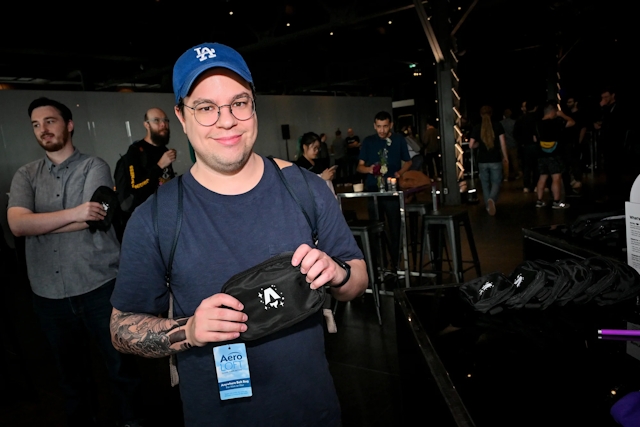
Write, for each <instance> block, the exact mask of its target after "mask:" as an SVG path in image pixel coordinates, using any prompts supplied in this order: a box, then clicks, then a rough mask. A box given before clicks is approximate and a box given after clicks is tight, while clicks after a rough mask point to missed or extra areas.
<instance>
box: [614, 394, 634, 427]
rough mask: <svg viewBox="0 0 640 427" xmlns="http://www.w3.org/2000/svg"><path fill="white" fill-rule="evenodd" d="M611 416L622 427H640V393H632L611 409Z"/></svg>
mask: <svg viewBox="0 0 640 427" xmlns="http://www.w3.org/2000/svg"><path fill="white" fill-rule="evenodd" d="M611 416H612V417H613V419H614V420H615V421H616V422H617V423H618V424H620V425H621V426H622V427H640V391H632V392H631V393H629V394H627V395H625V396H623V397H622V398H621V399H620V400H618V401H617V402H616V403H615V404H614V405H613V406H612V407H611Z"/></svg>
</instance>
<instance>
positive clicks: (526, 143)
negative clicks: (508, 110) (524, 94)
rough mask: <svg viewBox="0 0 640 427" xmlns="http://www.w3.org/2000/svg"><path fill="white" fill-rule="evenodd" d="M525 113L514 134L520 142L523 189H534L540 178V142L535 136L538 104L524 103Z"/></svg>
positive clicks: (514, 129) (517, 122)
mask: <svg viewBox="0 0 640 427" xmlns="http://www.w3.org/2000/svg"><path fill="white" fill-rule="evenodd" d="M521 109H522V111H523V115H522V116H520V117H519V118H518V119H517V120H516V123H515V125H514V126H513V136H514V138H515V139H516V141H517V143H518V148H519V151H520V153H521V156H522V162H521V165H522V175H523V180H522V182H523V184H524V188H523V191H524V192H525V193H528V192H530V191H533V189H534V187H535V185H536V182H537V180H538V151H539V148H538V143H537V141H536V139H535V137H534V135H535V133H536V112H537V111H538V106H537V105H536V104H535V102H533V101H524V102H523V103H522V108H521Z"/></svg>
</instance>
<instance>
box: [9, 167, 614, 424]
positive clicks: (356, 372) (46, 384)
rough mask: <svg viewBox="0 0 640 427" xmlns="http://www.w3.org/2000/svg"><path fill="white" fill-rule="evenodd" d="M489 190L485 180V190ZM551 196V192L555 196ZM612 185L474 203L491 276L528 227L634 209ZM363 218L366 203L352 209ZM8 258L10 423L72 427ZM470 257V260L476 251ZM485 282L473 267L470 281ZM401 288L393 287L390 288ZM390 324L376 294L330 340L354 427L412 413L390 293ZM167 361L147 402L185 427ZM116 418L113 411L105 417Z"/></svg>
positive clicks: (343, 316) (147, 373)
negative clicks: (559, 204) (611, 194)
mask: <svg viewBox="0 0 640 427" xmlns="http://www.w3.org/2000/svg"><path fill="white" fill-rule="evenodd" d="M477 185H478V186H479V182H478V184H477ZM545 196H546V197H547V198H550V195H549V194H548V193H547V194H546V195H545ZM601 198H602V184H601V182H599V180H597V179H594V178H593V177H589V176H587V177H585V185H584V187H583V190H582V196H581V197H569V198H567V201H568V202H569V203H571V208H570V209H568V210H552V209H550V208H549V207H546V208H542V209H536V208H535V206H534V205H535V200H536V197H535V195H534V194H532V193H529V194H526V193H523V192H522V183H521V182H517V181H516V182H505V183H504V186H503V190H502V193H501V195H500V199H499V201H498V203H497V215H496V216H495V217H491V216H489V215H488V214H487V212H486V211H485V209H484V204H483V203H482V202H480V203H478V204H465V205H463V206H461V208H463V209H467V210H468V212H469V215H470V218H471V223H472V229H473V233H474V237H475V240H476V245H477V249H478V252H479V257H480V263H481V267H482V273H483V274H486V273H490V272H494V271H500V272H503V273H505V274H508V273H510V272H511V271H512V270H513V269H514V268H515V266H516V265H518V264H519V263H520V262H521V261H522V252H523V247H522V246H523V243H522V231H521V230H522V228H528V227H534V226H540V225H550V224H563V223H565V224H569V223H571V222H572V221H573V220H574V219H575V218H576V217H577V216H578V215H581V214H584V213H589V212H595V211H603V212H604V211H611V210H621V209H624V204H623V203H622V202H617V203H615V204H612V203H611V202H608V203H599V200H600V199H601ZM349 208H350V209H354V210H356V211H358V213H359V215H360V212H366V207H365V208H364V209H362V206H358V205H357V204H356V205H353V206H349ZM11 255H12V254H10V256H9V257H8V259H7V258H6V257H5V260H7V261H8V262H6V264H7V265H6V266H5V268H3V269H2V271H4V272H5V274H4V275H3V276H2V283H3V285H4V286H3V290H4V297H5V298H4V301H5V308H6V314H7V319H8V322H5V325H6V327H5V328H4V329H3V335H4V336H3V340H2V341H3V349H2V354H3V359H4V360H2V359H0V361H4V364H3V368H4V369H3V371H4V372H3V375H2V376H0V377H1V378H2V391H3V393H2V395H3V398H2V399H0V402H1V403H0V408H1V412H2V415H0V419H1V420H2V425H7V426H16V427H18V426H52V427H56V426H63V416H62V412H61V408H62V401H61V397H60V393H59V392H58V390H57V388H56V382H55V381H56V372H55V370H54V367H53V365H52V362H51V357H50V354H49V352H50V350H49V349H48V347H47V345H46V343H45V340H44V338H43V336H42V333H41V332H40V331H39V329H38V327H37V325H36V322H35V319H34V317H33V315H32V313H31V305H30V290H29V289H28V284H27V283H26V280H25V279H24V276H23V274H22V272H21V270H20V268H19V265H17V263H16V262H15V260H14V259H13V257H12V256H11ZM463 258H465V259H469V255H468V252H466V251H465V253H463ZM474 277H476V274H475V272H474V271H473V270H470V271H468V272H467V273H466V274H465V280H469V279H472V278H474ZM389 286H390V287H391V286H393V284H389ZM382 319H383V325H382V326H379V325H378V321H377V316H376V313H375V310H374V306H373V301H372V295H371V294H365V296H363V297H361V298H358V299H357V300H355V301H352V302H350V303H343V304H340V305H339V307H338V310H337V314H336V320H337V324H338V332H337V333H336V334H327V336H326V348H327V358H328V360H329V363H330V368H331V371H332V373H333V376H334V379H335V384H336V388H337V391H338V394H339V397H340V401H341V404H342V411H343V421H344V426H345V427H357V426H393V425H398V414H399V413H400V412H401V411H402V404H401V398H400V396H401V382H400V375H399V363H400V360H399V359H400V358H399V357H398V352H397V346H396V328H395V319H394V301H393V297H391V296H383V297H382ZM165 364H166V360H155V361H153V360H151V361H150V360H141V361H140V366H141V368H142V371H143V373H144V378H145V386H144V392H143V394H142V395H141V396H140V402H141V404H142V405H143V406H144V408H145V410H146V412H147V414H148V420H149V422H148V425H152V426H165V425H166V426H173V427H177V426H180V425H181V420H180V418H181V414H180V409H179V408H180V405H179V396H178V395H177V391H176V390H175V389H171V387H170V386H169V383H168V379H169V375H168V368H167V366H166V365H165ZM95 370H96V377H97V378H98V384H97V387H98V389H99V390H101V393H100V396H101V399H102V401H101V407H102V410H103V413H104V414H106V413H108V407H109V400H108V397H106V396H107V394H106V393H105V390H106V385H105V380H104V377H105V373H104V371H103V369H102V368H101V367H100V366H99V365H96V367H95ZM105 417H106V415H105Z"/></svg>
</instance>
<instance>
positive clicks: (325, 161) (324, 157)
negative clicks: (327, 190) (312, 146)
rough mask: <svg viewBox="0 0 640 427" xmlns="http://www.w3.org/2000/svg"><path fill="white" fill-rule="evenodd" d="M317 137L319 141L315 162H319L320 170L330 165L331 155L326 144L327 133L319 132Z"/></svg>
mask: <svg viewBox="0 0 640 427" xmlns="http://www.w3.org/2000/svg"><path fill="white" fill-rule="evenodd" d="M318 138H319V142H320V148H319V150H318V157H317V159H316V163H319V165H320V168H322V170H325V169H328V168H329V167H330V166H331V156H330V155H329V146H328V145H327V134H325V133H321V134H320V136H318Z"/></svg>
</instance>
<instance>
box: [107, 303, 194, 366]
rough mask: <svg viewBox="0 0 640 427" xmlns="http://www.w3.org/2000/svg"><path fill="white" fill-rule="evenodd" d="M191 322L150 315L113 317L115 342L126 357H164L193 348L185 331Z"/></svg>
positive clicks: (116, 312) (184, 319) (135, 314)
mask: <svg viewBox="0 0 640 427" xmlns="http://www.w3.org/2000/svg"><path fill="white" fill-rule="evenodd" d="M187 320H188V318H180V319H164V318H160V317H156V316H152V315H148V314H138V313H122V312H120V311H117V310H114V311H113V313H112V314H111V341H112V342H113V346H114V347H115V348H116V349H117V350H118V351H121V352H123V353H132V354H137V355H139V356H143V357H152V358H153V357H164V356H169V355H171V354H174V353H178V352H180V351H184V350H187V349H189V348H191V345H190V344H189V343H188V342H187V334H186V331H185V329H184V327H185V325H186V324H187Z"/></svg>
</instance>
